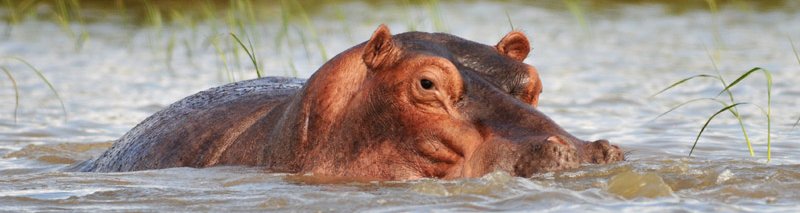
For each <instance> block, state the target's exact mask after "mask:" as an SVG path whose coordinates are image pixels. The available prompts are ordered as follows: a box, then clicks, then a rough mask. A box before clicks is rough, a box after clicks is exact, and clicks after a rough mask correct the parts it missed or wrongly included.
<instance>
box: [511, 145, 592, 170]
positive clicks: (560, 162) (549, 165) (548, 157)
mask: <svg viewBox="0 0 800 213" xmlns="http://www.w3.org/2000/svg"><path fill="white" fill-rule="evenodd" d="M520 151H521V155H520V158H519V160H518V161H517V163H516V164H515V165H514V171H515V172H516V175H518V176H523V177H530V176H531V175H533V174H535V173H542V172H551V171H559V170H565V169H574V168H578V167H579V166H580V163H581V162H580V159H579V158H578V149H577V147H575V146H574V145H573V144H572V143H570V142H569V141H567V140H565V139H564V138H563V137H561V136H551V137H548V138H547V139H546V140H544V141H534V142H532V143H526V144H524V145H521V147H520Z"/></svg>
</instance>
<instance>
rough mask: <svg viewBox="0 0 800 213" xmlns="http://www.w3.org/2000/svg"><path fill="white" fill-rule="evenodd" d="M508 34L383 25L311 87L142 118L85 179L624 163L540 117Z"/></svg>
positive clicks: (523, 45)
mask: <svg viewBox="0 0 800 213" xmlns="http://www.w3.org/2000/svg"><path fill="white" fill-rule="evenodd" d="M530 50H531V46H530V43H529V40H528V38H527V37H526V36H525V34H524V33H522V32H519V31H512V32H510V33H508V34H507V35H506V36H505V37H503V38H502V39H501V40H500V41H499V42H498V43H497V44H496V45H494V46H490V45H485V44H480V43H477V42H473V41H469V40H467V39H463V38H460V37H457V36H454V35H450V34H445V33H426V32H406V33H401V34H397V35H392V34H391V32H390V30H389V28H388V27H386V26H385V25H380V26H379V27H378V28H377V30H375V32H374V33H373V34H372V36H371V37H370V39H369V40H368V41H366V42H363V43H361V44H358V45H356V46H354V47H352V48H350V49H348V50H345V51H344V52H342V53H340V54H338V55H337V56H335V57H334V58H332V59H331V60H329V61H328V62H326V63H325V64H324V65H322V66H321V67H320V68H319V69H318V70H317V71H316V72H315V73H314V74H313V75H312V76H311V77H310V78H309V79H308V80H307V81H306V80H302V79H298V78H289V77H265V78H259V79H254V80H248V81H242V82H236V83H231V84H228V85H224V86H220V87H216V88H212V89H209V90H206V91H202V92H199V93H197V94H194V95H192V96H189V97H187V98H184V99H183V100H180V101H178V102H176V103H174V104H172V105H170V106H168V107H166V108H165V109H163V110H161V111H159V112H157V113H155V114H154V115H152V116H150V117H148V118H147V119H145V120H144V121H143V122H141V123H140V124H138V125H137V126H136V127H134V128H133V129H132V130H131V131H129V132H128V133H126V134H125V135H123V136H122V137H121V138H120V139H119V140H117V141H116V142H115V143H114V144H113V145H112V147H110V148H109V149H108V150H107V151H105V152H104V153H103V154H102V155H100V156H99V157H97V158H95V159H92V160H87V161H85V162H82V163H80V164H77V165H75V166H74V168H75V169H76V170H79V171H86V172H90V171H91V172H123V171H136V170H146V169H162V168H170V167H197V168H202V167H211V166H220V165H238V166H258V167H263V168H264V169H265V170H266V171H268V172H281V173H296V174H313V175H320V176H326V177H343V178H367V179H375V180H408V179H417V178H443V179H455V178H469V177H480V176H482V175H485V174H487V173H490V172H494V171H504V172H507V173H509V174H512V175H515V176H521V177H530V176H532V175H533V174H536V173H542V172H552V171H560V170H565V169H575V168H578V167H579V166H580V165H581V164H607V163H612V162H616V161H622V160H624V155H623V151H622V149H620V148H619V147H618V146H616V145H611V144H610V143H609V142H608V141H607V140H596V141H585V140H581V139H579V138H577V137H575V136H573V135H572V134H570V133H568V132H567V131H565V130H564V129H563V128H561V127H560V126H559V125H558V124H556V122H554V121H553V120H551V119H550V118H549V117H547V116H546V115H545V114H543V113H542V112H540V111H539V110H537V105H538V102H539V94H540V93H541V92H542V82H541V80H540V79H539V74H538V71H537V70H536V69H535V68H534V67H533V66H531V65H528V64H526V63H524V62H523V60H524V59H525V58H527V56H528V53H529V52H530Z"/></svg>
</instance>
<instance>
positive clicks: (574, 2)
mask: <svg viewBox="0 0 800 213" xmlns="http://www.w3.org/2000/svg"><path fill="white" fill-rule="evenodd" d="M562 1H563V2H564V5H566V6H567V10H569V13H571V14H572V16H573V17H575V20H577V21H578V25H580V26H581V29H583V30H586V29H588V28H589V25H588V24H586V17H585V16H584V12H583V8H582V6H581V4H582V3H583V1H582V0H562Z"/></svg>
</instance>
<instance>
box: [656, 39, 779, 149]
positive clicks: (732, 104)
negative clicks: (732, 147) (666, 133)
mask: <svg viewBox="0 0 800 213" xmlns="http://www.w3.org/2000/svg"><path fill="white" fill-rule="evenodd" d="M706 52H707V53H708V51H706ZM708 56H709V58H710V59H711V62H712V64H713V66H714V70H715V71H716V72H717V74H716V75H710V74H699V75H694V76H691V77H688V78H684V79H681V80H678V81H676V82H675V83H672V84H671V85H670V86H668V87H667V88H664V89H662V90H660V91H658V92H657V93H655V94H653V95H652V96H651V97H655V96H657V95H659V94H661V93H664V92H666V91H668V90H670V89H673V88H675V87H676V86H678V85H681V84H684V83H686V82H688V81H689V80H692V79H697V78H711V79H715V80H717V81H719V82H720V83H721V84H722V87H723V89H722V90H721V91H720V92H719V93H718V94H717V95H716V96H715V97H712V98H698V99H692V100H689V101H685V102H683V103H680V104H678V105H676V106H674V107H672V108H670V109H669V110H668V111H666V112H664V113H662V114H660V115H658V116H657V117H656V119H657V118H660V117H662V116H664V115H666V114H668V113H670V112H672V111H674V110H676V109H678V108H680V107H682V106H685V105H687V104H690V103H694V102H699V101H713V102H716V103H719V104H720V105H722V108H720V109H719V110H717V111H716V112H715V113H714V114H712V115H711V116H709V117H708V119H707V120H706V122H705V123H704V124H703V126H702V127H701V128H700V131H699V132H698V133H697V136H696V137H695V140H694V142H693V144H692V148H691V150H689V156H691V155H692V153H694V149H695V147H696V146H697V142H698V141H699V140H700V136H702V135H703V133H704V132H705V130H706V128H707V127H708V125H709V124H710V123H711V121H712V120H713V119H714V118H716V117H717V115H719V114H721V113H723V112H725V111H728V112H730V113H731V115H733V116H734V117H735V118H736V120H737V121H738V123H739V126H740V128H741V131H742V135H743V137H744V140H745V142H746V144H747V149H748V150H749V151H750V156H755V152H754V151H753V146H752V144H751V142H750V137H749V136H748V135H747V128H746V127H745V125H744V120H743V119H742V116H741V114H740V113H739V110H738V109H737V106H739V105H744V104H750V105H753V106H756V107H757V108H759V109H760V110H761V112H762V113H763V114H764V115H765V116H766V119H767V161H768V162H769V161H770V160H771V159H772V150H771V142H772V121H771V120H772V74H771V73H770V71H768V70H766V69H763V68H760V67H754V68H752V69H750V70H748V71H747V72H744V73H743V74H741V75H740V76H739V77H738V78H737V79H736V80H734V81H733V82H731V83H730V84H728V83H727V82H726V81H725V78H723V77H722V74H721V73H720V72H719V69H718V68H717V65H716V62H714V59H713V58H712V57H711V54H710V53H709V54H708ZM758 71H761V72H762V73H763V74H764V77H765V78H766V86H767V107H766V109H765V108H764V107H761V106H760V105H758V104H753V103H748V102H737V101H736V99H735V97H734V94H733V91H732V90H731V89H732V88H733V87H734V86H736V85H738V84H739V83H740V82H742V80H744V79H747V78H748V77H749V76H750V74H752V73H754V72H758ZM722 94H727V96H728V99H727V100H725V99H720V98H718V97H719V96H721V95H722Z"/></svg>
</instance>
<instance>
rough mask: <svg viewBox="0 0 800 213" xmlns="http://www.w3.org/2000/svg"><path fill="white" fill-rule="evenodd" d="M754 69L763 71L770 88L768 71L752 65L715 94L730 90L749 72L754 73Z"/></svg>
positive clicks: (770, 81)
mask: <svg viewBox="0 0 800 213" xmlns="http://www.w3.org/2000/svg"><path fill="white" fill-rule="evenodd" d="M756 71H762V72H764V75H765V76H766V77H767V85H768V86H769V88H772V74H770V73H769V71H767V70H765V69H762V68H761V67H753V69H750V70H749V71H747V72H745V73H744V74H742V75H741V76H739V78H737V79H736V80H735V81H733V82H731V84H728V86H727V87H725V89H722V91H719V94H717V95H722V93H724V92H725V91H730V89H731V88H733V86H736V84H738V83H739V82H741V81H742V80H744V79H746V78H747V76H750V74H752V73H754V72H756Z"/></svg>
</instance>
